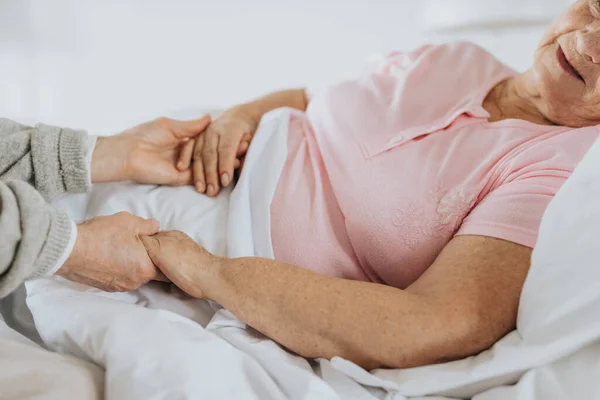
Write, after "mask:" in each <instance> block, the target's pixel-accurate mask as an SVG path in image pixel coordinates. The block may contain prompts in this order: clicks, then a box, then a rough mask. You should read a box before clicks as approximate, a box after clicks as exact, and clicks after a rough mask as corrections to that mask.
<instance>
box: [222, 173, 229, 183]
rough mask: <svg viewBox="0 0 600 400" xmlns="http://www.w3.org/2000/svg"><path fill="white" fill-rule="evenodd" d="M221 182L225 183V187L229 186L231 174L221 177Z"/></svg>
mask: <svg viewBox="0 0 600 400" xmlns="http://www.w3.org/2000/svg"><path fill="white" fill-rule="evenodd" d="M221 182H223V186H227V185H229V174H228V173H227V172H225V173H224V174H223V175H221Z"/></svg>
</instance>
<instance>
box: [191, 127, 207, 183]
mask: <svg viewBox="0 0 600 400" xmlns="http://www.w3.org/2000/svg"><path fill="white" fill-rule="evenodd" d="M203 148H204V134H202V135H200V136H198V138H197V139H196V145H195V146H194V154H193V156H192V157H193V159H194V164H193V165H192V174H193V176H194V178H193V179H194V186H196V191H198V193H204V192H205V191H206V177H205V176H204V163H203V161H202V149H203Z"/></svg>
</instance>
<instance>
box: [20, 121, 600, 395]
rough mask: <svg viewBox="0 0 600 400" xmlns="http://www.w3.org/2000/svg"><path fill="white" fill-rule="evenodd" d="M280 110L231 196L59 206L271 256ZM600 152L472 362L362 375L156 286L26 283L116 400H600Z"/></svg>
mask: <svg viewBox="0 0 600 400" xmlns="http://www.w3.org/2000/svg"><path fill="white" fill-rule="evenodd" d="M292 112H293V111H291V110H279V111H276V112H274V113H272V114H271V115H269V117H268V118H265V119H264V120H263V122H262V123H261V126H260V128H259V131H258V133H257V135H256V137H255V140H254V142H253V145H252V146H251V149H250V152H249V154H248V159H247V161H246V165H245V170H244V174H243V175H242V177H241V179H240V181H239V183H238V185H237V186H236V188H235V190H233V191H224V192H222V193H221V194H220V195H219V196H218V197H217V198H215V199H210V198H207V197H205V196H202V195H198V194H197V193H195V192H194V191H193V190H192V189H191V188H163V187H154V186H143V185H133V184H110V185H98V186H96V187H95V188H94V190H93V192H92V193H91V194H90V195H88V196H87V197H86V198H85V199H82V197H76V198H75V197H73V198H66V199H63V200H62V201H61V203H60V204H59V206H61V207H64V208H67V209H68V210H69V212H70V213H72V215H73V216H74V217H77V216H79V217H80V218H81V217H85V218H90V217H93V216H96V215H103V214H110V213H114V212H117V211H123V210H124V211H130V212H132V213H135V214H137V215H140V216H144V217H154V218H157V219H158V220H159V221H160V222H161V225H162V228H163V229H179V230H183V231H184V232H186V233H188V234H189V235H190V236H192V237H193V238H194V239H196V240H197V241H198V242H200V243H201V244H202V245H204V246H205V247H206V248H207V249H208V250H210V251H212V252H214V253H216V254H220V255H228V256H230V257H238V256H252V255H254V256H260V257H267V258H268V257H272V256H273V255H272V249H271V247H270V230H269V226H270V221H269V204H270V199H271V197H272V193H273V191H274V188H275V185H276V182H277V178H278V176H279V173H280V171H281V168H282V166H283V163H284V162H285V159H284V155H285V154H286V153H285V151H283V152H278V149H279V150H281V149H286V146H287V143H286V140H287V139H286V137H285V136H286V135H285V134H281V133H283V132H285V131H286V123H287V121H289V117H290V113H292ZM599 171H600V143H596V144H595V145H594V146H593V147H592V149H591V150H590V152H589V153H588V155H587V156H586V157H585V158H584V160H583V161H582V163H581V165H580V166H579V167H578V168H577V170H576V171H575V173H574V175H573V176H572V177H571V178H570V179H569V180H568V181H567V183H566V184H565V186H564V187H563V188H562V189H561V191H560V192H559V193H558V195H557V196H556V198H555V199H554V200H553V201H552V203H551V204H550V206H549V208H548V210H547V213H546V215H545V217H544V219H543V222H542V227H541V231H540V235H539V240H538V244H537V246H536V249H535V251H534V254H533V259H532V267H531V270H530V273H529V276H528V278H527V281H526V283H525V286H524V289H523V293H522V298H521V303H520V309H519V316H518V324H517V329H516V330H515V331H513V332H511V333H510V334H508V335H507V336H506V337H504V338H503V339H501V340H500V341H499V342H498V343H497V344H496V345H495V346H494V347H493V348H491V349H490V350H488V351H485V352H483V353H481V354H479V355H477V356H474V357H470V358H467V359H464V360H460V361H455V362H450V363H445V364H440V365H433V366H426V367H420V368H413V369H406V370H374V371H365V370H363V369H361V368H359V367H358V366H356V365H354V364H352V363H350V362H348V361H345V360H343V359H340V358H334V359H333V360H305V359H303V358H301V357H298V356H296V355H294V354H292V353H290V352H288V351H286V350H285V349H283V348H281V347H280V346H279V345H277V344H276V343H275V342H273V341H271V340H269V339H268V338H266V337H264V336H263V335H261V334H260V333H258V332H256V331H255V330H253V329H252V328H250V327H248V326H246V325H245V324H243V323H241V322H240V321H239V320H237V319H236V318H235V317H234V316H233V315H232V314H231V313H229V312H228V311H226V310H224V309H221V307H220V306H219V305H218V304H215V303H211V302H208V301H205V300H197V299H191V298H189V297H187V296H185V295H184V294H183V293H181V292H180V291H179V290H177V289H176V288H173V287H172V286H170V285H167V284H162V283H154V284H151V285H148V286H146V287H143V288H141V289H139V290H137V291H135V292H130V293H116V294H115V293H103V292H100V291H98V290H95V289H91V288H89V287H86V286H82V285H78V284H74V283H70V282H67V281H64V280H60V279H58V278H56V279H40V280H36V281H31V282H29V283H28V284H27V292H28V295H27V305H28V306H29V308H30V310H31V312H32V314H33V317H34V319H35V324H36V327H37V329H38V331H39V334H40V336H41V338H42V340H43V342H44V343H45V345H46V346H48V347H49V348H50V349H52V350H55V351H59V352H63V353H67V354H71V355H74V356H76V357H79V358H82V359H85V360H91V361H93V362H95V363H96V364H98V365H100V366H101V367H103V368H104V369H105V371H106V372H105V373H106V378H105V381H106V398H107V399H197V398H206V399H234V398H235V399H262V400H264V399H365V400H367V399H369V400H371V399H396V400H399V399H404V398H411V399H412V398H415V399H425V398H426V399H442V398H474V399H477V400H496V399H528V400H534V399H544V400H546V399H597V398H600V384H599V383H598V379H597V377H598V376H600V342H599V338H600V318H599V316H600V245H599V240H600V239H599V238H600V203H599V202H598V199H600V172H599Z"/></svg>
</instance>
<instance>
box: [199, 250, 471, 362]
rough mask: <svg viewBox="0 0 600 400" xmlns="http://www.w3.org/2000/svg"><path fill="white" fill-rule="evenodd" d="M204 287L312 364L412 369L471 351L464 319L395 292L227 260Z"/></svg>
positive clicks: (267, 263)
mask: <svg viewBox="0 0 600 400" xmlns="http://www.w3.org/2000/svg"><path fill="white" fill-rule="evenodd" d="M196 281H197V282H204V286H205V287H203V288H201V290H202V291H203V292H204V293H205V294H206V296H207V297H208V298H211V299H213V300H215V301H217V302H219V303H220V304H222V305H223V306H224V307H225V308H227V309H229V310H230V311H231V312H233V313H234V314H235V315H236V316H237V317H238V318H240V319H241V320H242V321H244V322H245V323H247V324H248V325H250V326H252V327H253V328H255V329H256V330H258V331H260V332H262V333H263V334H265V335H266V336H268V337H271V338H272V339H274V340H276V341H277V342H279V343H280V344H282V345H283V346H285V347H287V348H289V349H291V350H293V351H294V352H296V353H298V354H300V355H302V356H304V357H308V358H320V357H322V358H331V357H334V356H340V357H343V358H346V359H349V360H351V361H354V362H356V363H357V364H359V365H361V366H363V367H364V368H367V369H372V368H378V367H391V368H404V367H411V366H417V365H424V364H428V363H435V362H439V361H442V360H444V359H445V358H454V357H459V356H461V355H463V354H464V351H465V349H464V347H463V346H462V338H463V337H465V336H466V335H465V332H463V330H462V328H461V327H460V326H461V325H460V324H455V321H456V317H457V315H448V313H446V310H444V307H440V306H439V305H437V304H435V302H430V301H428V300H427V298H425V297H422V296H420V295H417V294H412V293H410V292H408V291H402V290H399V289H395V288H392V287H389V286H384V285H379V284H374V283H366V282H357V281H349V280H343V279H337V278H330V277H325V276H321V275H318V274H316V273H313V272H310V271H307V270H304V269H301V268H298V267H295V266H292V265H289V264H285V263H282V262H278V261H273V260H266V259H259V258H241V259H224V260H222V264H221V265H220V266H219V267H218V268H217V273H215V274H212V276H211V277H210V278H209V277H201V278H200V279H197V280H196ZM458 319H459V320H460V317H459V318H458Z"/></svg>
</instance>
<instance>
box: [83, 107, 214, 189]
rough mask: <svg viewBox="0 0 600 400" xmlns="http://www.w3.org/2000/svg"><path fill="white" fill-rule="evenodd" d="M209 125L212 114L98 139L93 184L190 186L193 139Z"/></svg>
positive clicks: (159, 121) (157, 122)
mask: <svg viewBox="0 0 600 400" xmlns="http://www.w3.org/2000/svg"><path fill="white" fill-rule="evenodd" d="M209 124H210V116H209V115H205V116H204V117H202V118H200V119H197V120H193V121H177V120H173V119H169V118H159V119H157V120H154V121H150V122H146V123H144V124H141V125H138V126H136V127H133V128H131V129H128V130H126V131H125V132H123V133H121V134H119V135H116V136H109V137H100V138H98V141H97V143H96V147H95V148H94V152H93V154H92V171H91V175H92V183H99V182H111V181H123V180H134V181H136V182H138V183H146V184H157V185H174V186H177V185H186V184H191V183H192V171H191V170H190V163H189V160H190V158H191V156H192V152H193V150H194V144H195V141H194V140H193V139H192V138H194V137H196V136H198V135H199V134H200V133H201V132H203V131H204V130H205V129H206V127H207V126H208V125H209ZM186 160H187V161H186Z"/></svg>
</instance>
